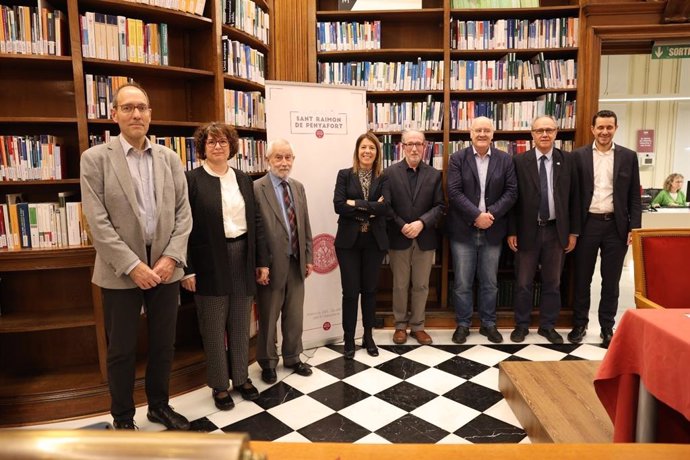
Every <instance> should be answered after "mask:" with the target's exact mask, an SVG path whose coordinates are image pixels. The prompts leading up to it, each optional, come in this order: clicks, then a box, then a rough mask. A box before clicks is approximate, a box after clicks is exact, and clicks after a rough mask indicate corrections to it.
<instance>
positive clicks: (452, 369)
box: [30, 267, 634, 444]
mask: <svg viewBox="0 0 690 460" xmlns="http://www.w3.org/2000/svg"><path fill="white" fill-rule="evenodd" d="M598 289H599V288H598V285H597V284H596V280H595V282H593V284H592V297H593V299H597V298H598ZM632 292H633V289H632V269H629V268H627V267H626V268H625V269H624V273H623V280H622V283H621V302H620V303H621V308H620V309H619V312H618V317H617V320H619V319H620V316H621V315H622V313H623V312H624V311H625V308H626V307H629V306H631V305H634V304H633V300H632V298H633V296H632ZM593 303H594V302H593ZM595 305H596V304H595ZM597 323H598V320H597V317H596V308H594V309H593V311H592V312H591V315H590V325H591V327H590V329H589V331H588V334H587V336H586V337H585V339H584V344H582V345H573V344H569V343H567V342H566V343H565V344H563V345H552V344H550V343H548V341H547V340H546V339H545V338H543V337H541V336H539V335H537V334H536V331H535V330H532V331H531V333H530V334H529V335H528V336H527V338H526V340H525V342H524V343H522V344H514V343H512V342H510V339H509V335H510V330H509V329H503V330H501V333H502V335H503V338H504V343H502V344H498V345H495V344H492V343H490V342H488V340H487V339H486V337H483V336H481V335H479V334H478V333H477V331H476V329H475V330H472V333H471V334H470V336H469V337H468V339H467V343H466V344H463V345H456V344H454V343H453V342H452V341H451V336H452V333H453V331H452V330H449V329H444V330H427V332H429V333H430V335H431V336H432V338H433V340H434V343H433V345H430V346H420V345H418V344H417V342H416V341H415V340H414V339H412V338H410V339H409V340H408V342H407V343H406V344H405V345H395V344H393V342H392V333H393V331H392V330H390V329H389V330H376V331H374V338H375V341H376V343H377V344H378V345H379V351H380V354H379V356H378V357H375V358H374V357H371V356H369V355H367V353H366V351H365V350H363V349H359V348H358V349H357V352H356V354H355V359H354V360H351V361H348V360H345V359H344V357H343V354H342V353H343V347H342V343H340V344H333V345H327V346H323V347H319V348H316V349H312V350H306V351H305V353H304V355H303V360H304V361H306V362H308V363H309V364H310V365H311V366H313V370H314V373H313V375H312V376H310V377H302V376H299V375H297V374H293V373H292V370H290V369H285V368H284V367H283V366H282V365H280V364H279V366H278V368H277V369H276V370H277V373H278V382H277V383H275V384H273V385H267V384H265V383H264V382H262V381H261V377H260V375H261V370H260V368H259V366H258V365H257V364H256V363H254V364H252V365H251V366H250V377H251V378H252V380H253V382H254V384H255V385H256V387H257V388H258V389H259V391H260V392H261V397H260V398H259V399H258V400H257V401H253V402H250V401H244V400H242V399H241V397H240V395H239V394H238V393H237V392H234V393H232V396H233V398H234V400H235V403H236V406H235V408H234V409H232V410H230V411H226V412H223V411H219V410H218V409H216V407H215V405H214V404H213V400H212V398H211V391H210V389H208V388H202V389H199V390H196V391H192V392H190V393H187V394H184V395H181V396H178V397H176V398H173V399H172V400H171V402H170V403H171V405H172V406H173V407H174V408H175V409H176V410H177V411H179V412H181V413H182V414H184V415H185V416H186V417H187V418H189V419H190V420H191V421H192V429H193V430H195V431H201V432H210V433H217V434H223V433H226V432H234V431H240V432H247V433H249V434H250V436H251V439H255V440H267V441H282V442H322V441H330V442H350V443H378V444H387V443H403V442H404V443H528V442H529V438H528V437H527V436H526V434H525V432H524V430H523V429H522V427H521V425H520V423H519V422H518V420H517V419H516V417H515V415H514V414H513V412H512V411H511V410H510V407H509V406H508V404H507V403H506V401H505V400H504V399H503V397H502V395H501V393H500V392H499V390H498V365H499V363H500V362H502V361H506V360H508V361H515V360H526V361H560V360H577V359H586V360H601V359H603V357H604V355H605V353H606V350H605V349H603V348H601V347H600V346H599V344H600V342H601V339H600V338H599V329H598V327H597V326H596V325H597ZM559 332H560V333H561V334H562V335H563V336H565V334H567V332H568V331H567V330H560V331H559ZM111 421H112V419H111V418H110V416H109V415H108V414H104V415H100V416H97V417H89V418H84V419H78V420H72V421H67V422H58V423H52V424H47V425H42V426H38V427H30V428H53V429H71V428H78V427H83V426H86V425H90V424H94V423H98V422H111ZM135 421H136V423H137V425H138V426H139V428H140V429H141V430H143V431H161V430H163V429H164V427H163V426H162V425H158V424H154V423H151V422H149V421H148V420H147V419H146V407H145V406H144V407H139V408H137V413H136V416H135Z"/></svg>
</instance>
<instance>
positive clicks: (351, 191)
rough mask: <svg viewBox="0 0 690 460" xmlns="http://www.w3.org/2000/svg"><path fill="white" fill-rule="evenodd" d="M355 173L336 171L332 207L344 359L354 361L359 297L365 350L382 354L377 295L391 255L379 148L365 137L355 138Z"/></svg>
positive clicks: (386, 193)
mask: <svg viewBox="0 0 690 460" xmlns="http://www.w3.org/2000/svg"><path fill="white" fill-rule="evenodd" d="M352 163H353V164H352V167H350V168H347V169H341V170H340V171H338V179H337V182H336V184H335V193H334V197H333V205H334V206H335V212H336V213H337V214H338V215H339V217H338V233H337V234H336V237H335V252H336V255H337V257H338V263H339V265H340V280H341V283H342V288H343V307H342V308H343V332H344V339H345V358H346V359H353V358H354V356H355V327H356V324H357V303H358V300H359V298H360V296H361V303H362V323H363V324H364V338H363V339H362V348H366V350H367V353H369V355H371V356H378V354H379V352H378V349H377V347H376V344H375V343H374V339H373V337H372V329H373V327H374V322H375V314H376V289H377V285H378V280H379V269H380V267H381V262H382V261H383V256H384V255H385V254H386V251H387V250H388V236H387V234H386V216H387V215H388V212H389V204H388V203H389V202H390V195H389V190H388V183H387V181H386V177H385V176H383V175H382V174H381V173H382V170H383V159H382V152H381V144H380V143H379V140H378V139H377V138H376V136H375V135H374V134H373V133H371V132H368V133H365V134H362V135H361V136H359V138H357V142H356V144H355V151H354V155H353V160H352Z"/></svg>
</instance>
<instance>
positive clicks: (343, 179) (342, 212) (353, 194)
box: [333, 168, 391, 251]
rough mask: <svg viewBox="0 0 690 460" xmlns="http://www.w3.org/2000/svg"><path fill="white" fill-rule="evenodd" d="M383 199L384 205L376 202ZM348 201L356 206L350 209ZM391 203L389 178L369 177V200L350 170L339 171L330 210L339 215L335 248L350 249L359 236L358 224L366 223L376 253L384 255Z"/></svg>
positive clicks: (357, 178) (386, 246)
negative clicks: (377, 251)
mask: <svg viewBox="0 0 690 460" xmlns="http://www.w3.org/2000/svg"><path fill="white" fill-rule="evenodd" d="M382 196H383V202H379V201H378V199H379V198H381V197H382ZM347 200H355V205H354V206H349V205H348V204H346V203H347ZM390 200H391V197H390V191H389V189H388V178H387V177H386V176H385V175H383V174H382V175H380V176H378V177H375V176H372V178H371V185H370V186H369V196H368V197H365V196H364V192H363V191H362V185H361V184H360V183H359V177H357V174H356V173H355V172H354V171H353V170H352V168H347V169H341V170H340V171H338V178H337V180H336V183H335V192H334V193H333V206H334V208H335V212H336V214H338V232H337V233H336V235H335V247H337V248H351V247H353V246H354V245H355V242H356V241H357V236H358V235H359V228H360V224H363V223H369V226H370V231H371V232H372V233H373V235H374V238H375V239H376V244H377V245H378V247H379V249H380V250H382V251H387V250H388V235H387V234H386V217H387V216H388V214H389V213H390Z"/></svg>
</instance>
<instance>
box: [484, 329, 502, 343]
mask: <svg viewBox="0 0 690 460" xmlns="http://www.w3.org/2000/svg"><path fill="white" fill-rule="evenodd" d="M479 333H480V334H481V335H483V336H486V338H488V339H489V342H492V343H501V342H503V336H502V335H501V333H500V332H498V329H496V326H482V327H480V328H479Z"/></svg>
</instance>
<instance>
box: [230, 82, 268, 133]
mask: <svg viewBox="0 0 690 460" xmlns="http://www.w3.org/2000/svg"><path fill="white" fill-rule="evenodd" d="M223 97H224V101H225V122H226V123H229V124H231V125H233V126H238V127H241V128H259V129H266V104H265V102H264V96H263V95H262V94H261V92H260V91H239V90H235V89H226V90H224V91H223Z"/></svg>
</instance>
